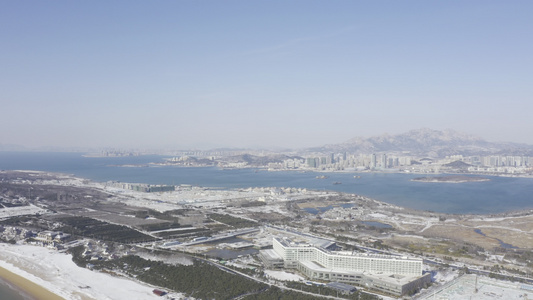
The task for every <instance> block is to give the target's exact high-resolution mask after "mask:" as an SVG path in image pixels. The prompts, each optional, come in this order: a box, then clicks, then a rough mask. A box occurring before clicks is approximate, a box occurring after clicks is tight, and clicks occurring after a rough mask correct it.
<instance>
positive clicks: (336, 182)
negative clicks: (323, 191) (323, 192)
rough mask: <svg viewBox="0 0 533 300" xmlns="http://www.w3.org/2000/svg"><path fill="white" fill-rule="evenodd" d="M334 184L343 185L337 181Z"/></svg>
mask: <svg viewBox="0 0 533 300" xmlns="http://www.w3.org/2000/svg"><path fill="white" fill-rule="evenodd" d="M333 184H342V182H338V181H335V182H334V183H333Z"/></svg>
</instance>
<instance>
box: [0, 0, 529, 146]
mask: <svg viewBox="0 0 533 300" xmlns="http://www.w3.org/2000/svg"><path fill="white" fill-rule="evenodd" d="M0 5H1V6H0V41H1V42H0V43H1V44H0V45H1V47H0V97H1V98H0V104H1V109H2V110H1V111H2V116H1V118H0V120H1V121H0V126H1V127H2V129H1V130H0V144H21V145H25V146H29V147H35V146H51V145H59V146H79V147H86V146H96V147H100V146H112V147H137V146H139V147H163V146H176V147H181V148H187V147H194V146H202V147H211V146H234V147H243V146H245V147H257V146H264V147H269V146H280V147H304V146H317V145H322V144H327V143H337V142H343V141H345V140H348V139H350V138H352V137H355V136H372V135H378V134H382V133H385V132H387V133H390V134H395V133H402V132H405V131H408V130H411V129H417V128H421V127H428V128H433V129H446V128H451V129H455V130H459V131H463V132H466V133H470V134H474V135H478V136H481V137H483V138H485V139H487V140H490V141H514V142H525V143H532V144H533V134H532V133H533V98H532V95H533V1H530V0H528V1H490V0H489V1H487V0H483V1H309V0H305V1H286V0H285V1H248V0H246V1H244V0H243V1H130V0H128V1H1V2H0Z"/></svg>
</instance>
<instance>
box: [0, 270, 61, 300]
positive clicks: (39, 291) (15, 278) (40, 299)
mask: <svg viewBox="0 0 533 300" xmlns="http://www.w3.org/2000/svg"><path fill="white" fill-rule="evenodd" d="M0 278H2V279H3V280H5V281H7V282H9V283H10V284H12V285H14V286H16V287H17V288H18V289H20V290H22V291H23V292H24V293H26V294H28V295H29V296H31V297H32V298H34V299H36V300H64V299H65V298H63V297H60V296H58V295H56V294H54V293H52V292H50V291H49V290H47V289H45V288H44V287H42V286H40V285H38V284H35V283H34V282H31V281H30V280H28V279H26V278H24V277H22V276H19V275H17V274H15V273H12V272H10V271H8V270H6V269H4V268H2V267H0Z"/></svg>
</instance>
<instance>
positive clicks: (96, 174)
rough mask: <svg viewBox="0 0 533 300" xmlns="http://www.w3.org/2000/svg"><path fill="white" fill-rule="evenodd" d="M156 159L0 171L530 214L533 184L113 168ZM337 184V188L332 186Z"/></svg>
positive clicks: (41, 157)
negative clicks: (285, 190)
mask: <svg viewBox="0 0 533 300" xmlns="http://www.w3.org/2000/svg"><path fill="white" fill-rule="evenodd" d="M162 160H163V157H162V156H156V155H152V156H139V157H119V158H117V157H114V158H89V157H83V156H82V154H80V153H39V152H0V169H3V170H41V171H52V172H63V173H68V174H73V175H75V176H79V177H83V178H88V179H91V180H95V181H100V182H105V181H109V180H115V181H122V182H142V183H149V184H192V185H198V186H205V187H220V188H245V187H299V188H307V189H316V190H333V191H339V192H346V193H355V194H359V195H364V196H367V197H371V198H374V199H377V200H380V201H384V202H388V203H392V204H396V205H399V206H404V207H408V208H414V209H420V210H430V211H435V212H443V213H474V214H490V213H500V212H507V211H515V210H522V209H533V179H530V178H508V177H490V176H485V177H488V178H490V179H491V180H490V181H484V182H466V183H430V182H414V181H411V179H412V178H415V177H420V176H421V175H414V174H393V173H358V174H357V175H358V176H360V178H354V174H356V173H328V176H329V178H327V179H316V178H315V177H316V176H317V175H321V174H323V173H314V172H306V173H301V172H289V171H287V172H267V171H263V170H259V171H256V170H255V169H240V170H222V169H219V168H213V167H206V168H181V167H170V166H164V167H155V166H150V167H137V168H131V167H118V166H117V165H123V164H146V163H149V162H161V161H162ZM334 182H340V183H341V184H333V183H334Z"/></svg>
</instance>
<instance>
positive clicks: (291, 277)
mask: <svg viewBox="0 0 533 300" xmlns="http://www.w3.org/2000/svg"><path fill="white" fill-rule="evenodd" d="M265 274H266V275H267V276H270V277H272V278H274V279H277V280H283V281H303V280H304V278H303V277H302V276H300V275H297V274H293V273H289V272H285V271H273V270H265Z"/></svg>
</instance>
